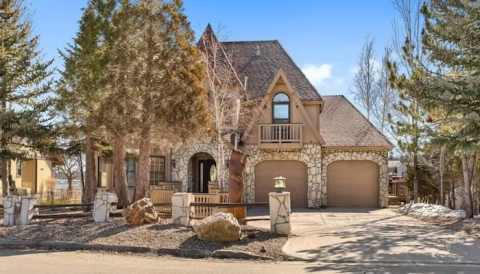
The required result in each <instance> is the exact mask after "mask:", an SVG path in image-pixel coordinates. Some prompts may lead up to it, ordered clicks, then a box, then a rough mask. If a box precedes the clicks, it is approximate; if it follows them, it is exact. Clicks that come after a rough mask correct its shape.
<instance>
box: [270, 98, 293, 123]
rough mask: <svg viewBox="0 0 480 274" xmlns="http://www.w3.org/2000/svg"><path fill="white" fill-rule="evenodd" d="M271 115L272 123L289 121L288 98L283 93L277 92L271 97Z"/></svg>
mask: <svg viewBox="0 0 480 274" xmlns="http://www.w3.org/2000/svg"><path fill="white" fill-rule="evenodd" d="M272 109H273V113H272V117H273V119H272V120H273V123H274V124H289V123H290V98H289V97H288V95H286V94H285V93H277V95H275V97H273V103H272Z"/></svg>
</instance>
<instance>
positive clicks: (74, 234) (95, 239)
mask: <svg viewBox="0 0 480 274" xmlns="http://www.w3.org/2000/svg"><path fill="white" fill-rule="evenodd" d="M1 222H3V220H0V223H1ZM242 234H243V235H242V238H241V239H240V240H239V241H237V242H234V243H206V242H203V241H201V240H198V239H197V237H196V235H195V232H194V231H193V229H192V228H186V227H183V226H179V225H174V224H173V223H172V220H171V219H161V220H160V222H159V223H157V224H147V225H142V226H138V227H131V226H129V225H127V223H126V222H125V220H124V219H123V218H112V222H110V223H94V222H93V221H92V219H91V218H76V219H73V218H72V219H68V218H64V219H47V220H35V221H33V223H31V224H29V225H26V226H17V227H0V239H16V240H37V241H41V240H45V241H46V240H48V241H72V242H81V243H93V244H108V245H126V246H141V247H150V248H184V249H192V248H195V249H206V250H210V251H214V250H219V249H227V250H238V251H248V252H251V253H254V254H258V255H263V256H271V257H273V258H274V259H278V260H280V259H281V250H282V247H283V245H284V244H285V243H286V241H287V240H288V238H287V237H280V236H276V235H274V234H271V233H270V232H269V231H268V230H267V229H262V228H256V227H252V226H242Z"/></svg>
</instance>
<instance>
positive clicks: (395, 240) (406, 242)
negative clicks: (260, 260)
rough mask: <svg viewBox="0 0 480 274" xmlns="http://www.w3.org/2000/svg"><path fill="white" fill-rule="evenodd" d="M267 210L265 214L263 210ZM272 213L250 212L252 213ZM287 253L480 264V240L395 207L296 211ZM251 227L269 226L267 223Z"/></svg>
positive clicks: (309, 257)
mask: <svg viewBox="0 0 480 274" xmlns="http://www.w3.org/2000/svg"><path fill="white" fill-rule="evenodd" d="M262 210H263V212H262ZM265 213H268V211H267V210H266V209H259V210H251V211H249V216H252V215H262V214H265ZM291 222H292V230H293V234H294V236H293V237H291V238H290V239H289V241H288V242H287V243H286V245H285V246H284V248H283V252H284V253H285V255H286V256H287V257H290V258H292V259H301V260H309V261H330V262H424V263H465V262H469V263H475V264H480V240H479V239H475V238H473V237H471V236H467V235H464V234H461V233H453V232H452V231H450V230H446V229H443V228H439V227H437V226H434V225H430V224H427V223H424V222H422V221H419V220H417V219H413V218H410V217H406V216H403V215H400V214H398V213H396V212H394V211H393V210H392V209H378V208H328V209H323V210H308V209H301V210H293V213H292V216H291ZM250 225H255V226H257V225H258V226H261V227H269V224H268V222H252V223H250Z"/></svg>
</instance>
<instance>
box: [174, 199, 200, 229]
mask: <svg viewBox="0 0 480 274" xmlns="http://www.w3.org/2000/svg"><path fill="white" fill-rule="evenodd" d="M194 201H195V197H194V196H193V194H191V193H185V192H180V193H174V194H173V196H172V219H173V223H174V224H176V225H182V226H190V214H194V213H195V210H194V208H193V207H191V206H190V204H191V203H193V202H194Z"/></svg>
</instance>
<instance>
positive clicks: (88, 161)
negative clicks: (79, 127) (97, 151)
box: [82, 133, 96, 211]
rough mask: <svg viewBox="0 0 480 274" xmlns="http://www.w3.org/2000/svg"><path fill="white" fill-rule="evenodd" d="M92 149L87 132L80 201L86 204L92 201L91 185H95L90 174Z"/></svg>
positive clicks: (93, 166) (93, 170) (92, 171)
mask: <svg viewBox="0 0 480 274" xmlns="http://www.w3.org/2000/svg"><path fill="white" fill-rule="evenodd" d="M92 151H93V145H92V136H91V134H89V133H87V134H86V137H85V166H86V169H85V184H84V187H85V190H84V191H83V195H84V197H82V201H83V202H84V203H86V204H91V203H92V202H93V195H94V192H93V191H94V190H93V185H95V186H96V182H95V181H93V177H94V175H92V173H95V163H94V162H95V159H94V158H95V157H91V152H92ZM85 210H86V211H88V210H90V208H89V207H87V208H86V209H85Z"/></svg>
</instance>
